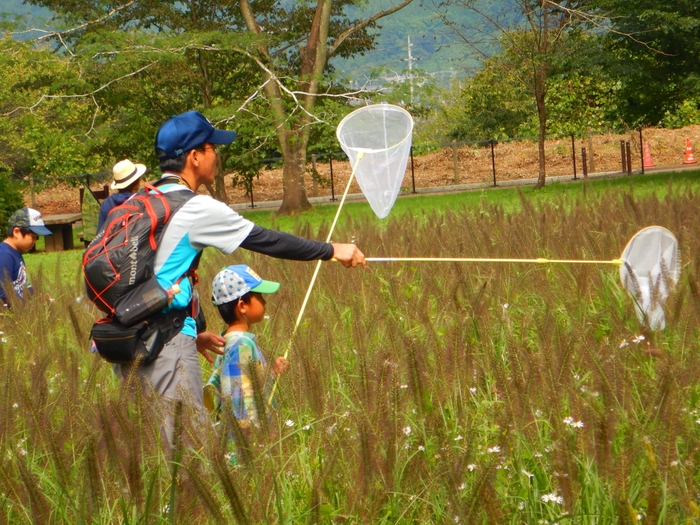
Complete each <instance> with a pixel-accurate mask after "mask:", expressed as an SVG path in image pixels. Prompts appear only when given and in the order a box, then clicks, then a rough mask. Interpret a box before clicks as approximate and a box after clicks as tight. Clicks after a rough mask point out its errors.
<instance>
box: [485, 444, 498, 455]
mask: <svg viewBox="0 0 700 525" xmlns="http://www.w3.org/2000/svg"><path fill="white" fill-rule="evenodd" d="M500 451H501V447H499V446H498V445H496V446H495V447H489V448H487V449H486V452H488V453H489V454H497V453H498V452H500Z"/></svg>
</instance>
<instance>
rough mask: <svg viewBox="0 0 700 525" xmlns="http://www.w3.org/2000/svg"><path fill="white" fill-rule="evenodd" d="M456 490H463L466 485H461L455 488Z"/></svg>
mask: <svg viewBox="0 0 700 525" xmlns="http://www.w3.org/2000/svg"><path fill="white" fill-rule="evenodd" d="M457 488H458V489H459V490H464V489H466V488H467V484H466V483H462V484H461V485H460V486H459V487H457Z"/></svg>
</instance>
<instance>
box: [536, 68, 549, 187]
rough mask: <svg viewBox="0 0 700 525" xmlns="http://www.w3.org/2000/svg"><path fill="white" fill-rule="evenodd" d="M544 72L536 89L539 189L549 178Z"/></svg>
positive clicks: (539, 76) (540, 75)
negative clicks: (546, 150)
mask: <svg viewBox="0 0 700 525" xmlns="http://www.w3.org/2000/svg"><path fill="white" fill-rule="evenodd" d="M543 77H544V73H540V74H538V78H537V81H538V82H541V84H540V86H539V89H538V88H535V89H536V93H535V98H536V99H537V117H538V120H539V128H540V129H539V133H538V137H537V156H538V160H539V173H538V175H537V184H535V189H536V190H539V189H541V188H543V187H544V183H545V179H546V178H547V167H546V156H545V152H544V141H545V139H546V137H547V112H546V107H545V102H544V97H545V90H544V82H545V79H544V78H543Z"/></svg>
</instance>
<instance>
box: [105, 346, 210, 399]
mask: <svg viewBox="0 0 700 525" xmlns="http://www.w3.org/2000/svg"><path fill="white" fill-rule="evenodd" d="M132 367H133V365H114V372H115V373H116V374H117V375H118V376H119V377H120V378H123V377H126V376H128V375H129V374H130V373H131V372H132ZM133 374H134V376H135V377H136V378H138V379H139V381H140V382H141V385H142V387H143V388H144V390H145V391H147V392H154V393H156V394H159V395H161V396H162V397H163V398H164V399H165V400H166V401H176V400H183V401H185V402H186V403H193V404H194V405H195V406H196V407H197V408H198V409H201V410H204V393H203V387H202V368H201V367H200V365H199V354H198V353H197V344H196V339H195V338H194V337H191V336H189V335H183V334H177V335H176V336H175V337H173V338H172V340H171V341H170V342H169V343H168V344H166V345H165V346H164V347H163V350H162V351H161V352H160V355H159V356H158V357H157V358H156V360H155V361H153V362H152V363H149V364H147V365H142V366H139V367H137V368H136V369H135V370H133Z"/></svg>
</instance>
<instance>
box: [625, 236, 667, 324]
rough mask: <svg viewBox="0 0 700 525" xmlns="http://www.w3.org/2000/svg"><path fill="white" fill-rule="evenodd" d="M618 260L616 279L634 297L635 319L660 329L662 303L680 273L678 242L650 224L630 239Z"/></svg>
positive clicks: (662, 321) (663, 321) (663, 320)
mask: <svg viewBox="0 0 700 525" xmlns="http://www.w3.org/2000/svg"><path fill="white" fill-rule="evenodd" d="M621 259H622V265H621V266H620V279H621V280H622V285H623V286H624V287H625V289H626V290H627V291H628V292H629V294H630V295H631V296H632V298H633V299H634V305H635V310H636V312H637V317H638V318H639V321H640V322H641V323H642V324H644V325H646V326H648V327H649V328H650V329H651V330H654V331H657V330H663V329H664V328H665V327H666V316H665V313H664V305H665V304H666V299H667V298H668V294H669V292H670V290H671V289H672V288H673V287H674V286H675V285H676V283H677V282H678V277H679V276H680V255H679V250H678V241H676V238H675V237H674V236H673V234H672V233H671V232H670V231H668V230H667V229H666V228H662V227H661V226H650V227H648V228H644V229H643V230H641V231H640V232H638V233H637V234H636V235H635V236H634V237H632V239H630V241H629V242H628V243H627V246H626V247H625V250H624V251H623V252H622V257H621Z"/></svg>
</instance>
